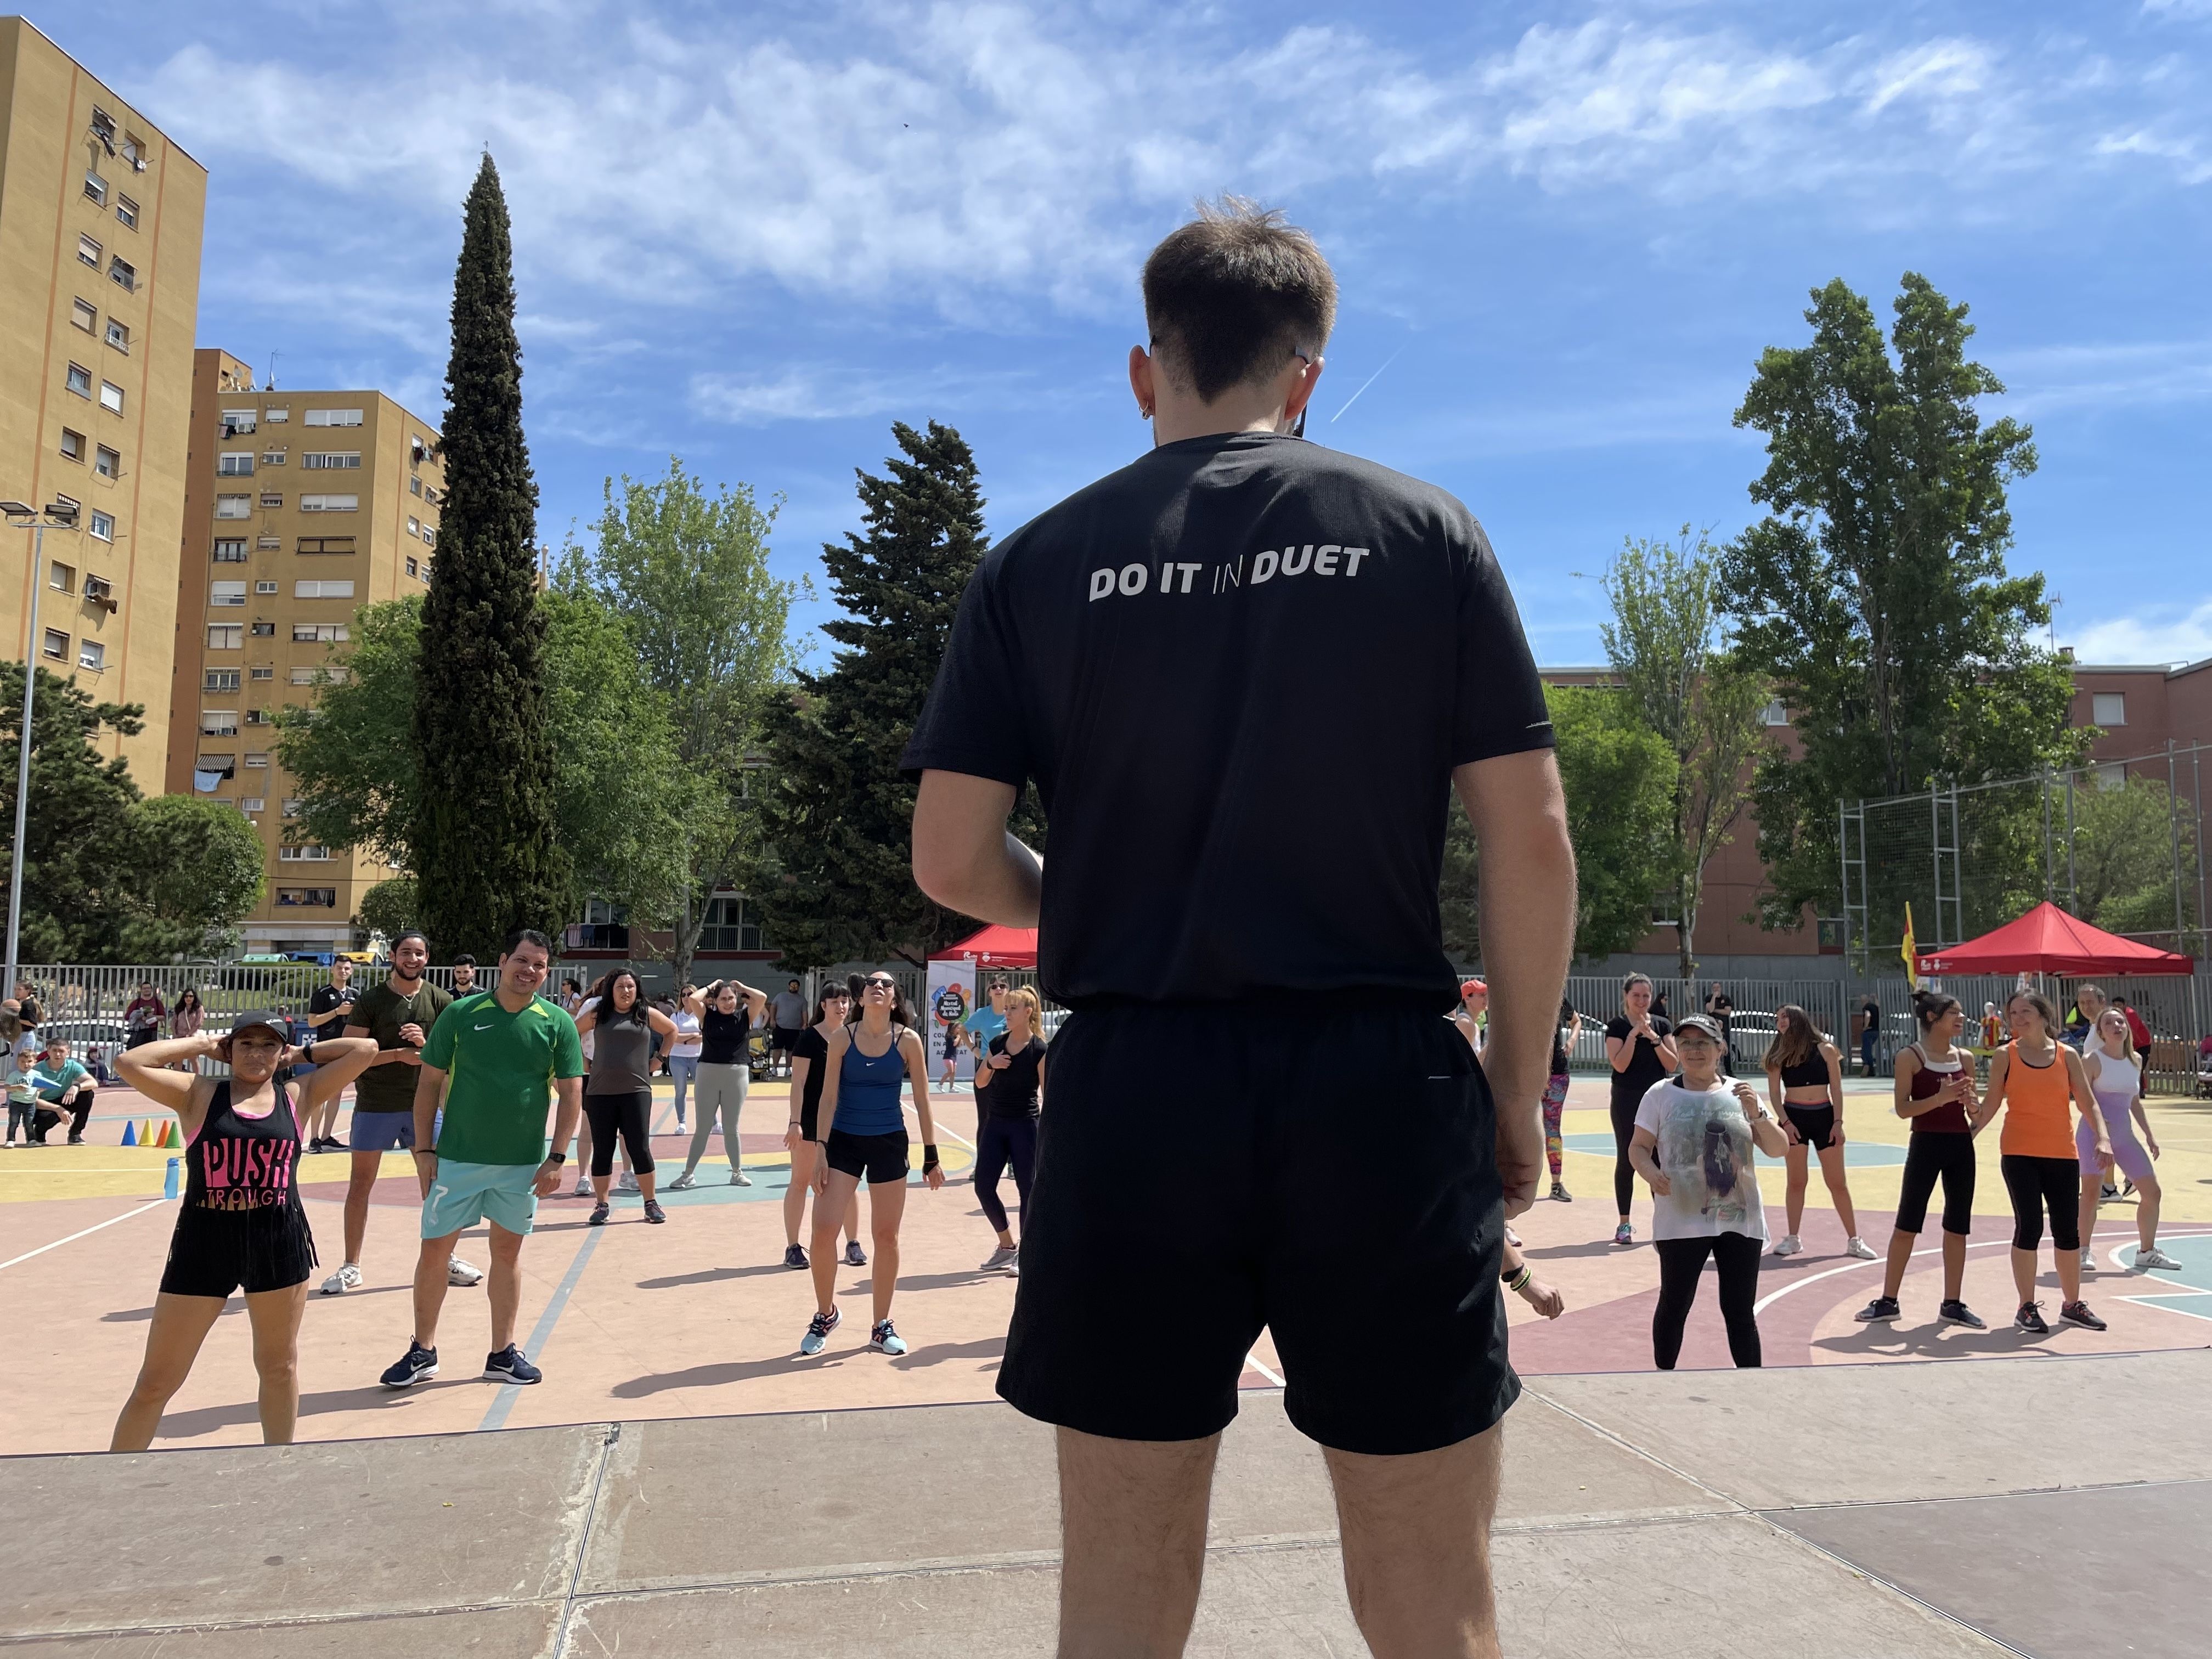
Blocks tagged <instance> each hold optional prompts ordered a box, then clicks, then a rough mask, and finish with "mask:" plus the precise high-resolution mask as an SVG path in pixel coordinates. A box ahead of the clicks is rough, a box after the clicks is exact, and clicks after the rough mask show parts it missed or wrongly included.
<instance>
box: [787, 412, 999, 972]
mask: <svg viewBox="0 0 2212 1659" xmlns="http://www.w3.org/2000/svg"><path fill="white" fill-rule="evenodd" d="M891 431H892V435H894V436H895V437H896V439H897V441H898V446H899V448H900V450H901V451H902V452H903V454H902V456H896V455H895V456H893V457H891V458H890V460H889V461H888V462H887V463H886V466H885V470H886V471H887V472H888V473H889V475H890V476H889V477H872V476H870V475H869V474H868V473H866V472H858V473H857V476H858V477H859V479H860V518H861V524H862V526H863V527H862V530H861V531H860V533H858V534H852V533H848V535H847V536H846V538H845V539H844V541H843V542H842V544H840V543H835V542H832V543H829V544H826V545H825V546H824V547H823V550H822V562H823V566H824V567H825V568H827V570H828V573H829V586H830V587H831V588H832V589H833V590H834V591H835V592H836V596H837V600H838V603H839V604H840V605H842V608H843V610H844V612H845V614H844V615H843V616H842V617H839V618H838V619H837V620H836V621H835V622H830V623H823V629H822V631H823V633H825V634H827V635H829V637H830V638H831V639H833V640H835V641H837V642H838V644H839V645H841V646H842V647H844V648H843V649H842V650H841V651H839V652H838V653H836V659H835V661H834V663H833V665H832V666H831V668H830V670H829V672H827V673H825V674H805V673H802V674H800V675H799V677H798V678H799V684H798V687H797V695H796V696H793V697H789V698H784V699H779V700H778V701H777V702H775V704H774V705H772V707H771V708H770V710H769V716H768V720H767V727H768V733H767V735H768V748H769V767H768V777H769V780H771V781H770V783H769V787H768V788H767V789H766V790H765V792H764V798H763V802H762V821H763V832H764V838H765V839H766V841H767V842H768V843H769V848H770V849H771V851H772V854H773V857H774V860H775V865H776V866H778V869H777V874H778V878H777V879H776V880H775V881H774V882H772V883H770V884H769V885H768V890H767V892H766V893H765V894H764V895H763V908H764V909H765V912H766V921H767V933H768V937H769V939H772V940H773V941H774V943H775V945H777V946H778V947H779V948H780V949H781V951H783V953H784V959H785V961H786V962H787V963H805V964H807V965H810V966H820V965H823V964H825V963H832V962H836V961H840V960H844V959H848V958H852V957H860V958H866V959H870V960H874V959H878V958H880V957H885V956H902V957H906V958H908V960H910V961H913V962H916V963H920V962H921V961H924V960H926V959H927V956H928V953H929V952H930V951H933V950H935V949H937V948H938V947H939V946H940V945H948V944H950V943H951V942H952V941H953V940H955V939H959V938H961V937H962V936H963V934H965V933H972V932H973V931H974V930H975V927H976V925H977V924H976V923H975V922H974V921H972V920H970V919H969V918H967V917H964V916H961V915H957V914H956V913H954V912H952V911H950V910H947V909H945V908H943V907H942V906H941V905H939V904H936V903H933V902H931V901H930V900H929V899H928V898H927V897H925V896H923V895H922V892H921V889H919V888H917V887H916V886H915V884H914V874H913V868H912V860H913V830H914V794H915V792H914V786H913V785H911V784H909V783H908V782H907V781H905V780H904V779H902V778H901V777H900V776H899V769H898V766H899V755H900V752H901V751H902V750H904V749H905V747H906V744H907V739H908V738H909V737H911V736H912V735H913V733H914V726H915V721H916V720H919V719H921V707H922V703H923V702H924V701H925V700H926V699H927V697H928V696H929V688H930V685H931V684H932V683H933V681H934V680H935V678H936V677H937V665H938V663H939V660H940V659H942V658H943V657H944V655H945V644H946V642H947V641H949V640H950V639H951V636H952V618H953V615H954V613H955V612H956V611H957V610H958V609H959V607H960V595H961V592H963V589H965V588H966V586H967V585H968V579H969V576H970V575H971V574H974V572H975V566H976V563H977V562H978V561H980V560H981V558H982V556H983V555H984V553H985V552H986V551H987V550H988V548H989V546H990V541H989V538H987V536H986V535H985V534H984V532H983V495H982V491H981V488H980V486H979V484H978V483H977V480H976V476H975V455H974V454H973V453H972V452H970V450H969V447H968V445H967V443H966V441H964V440H963V439H962V437H961V436H960V435H959V434H958V433H957V432H956V431H954V430H953V429H952V428H951V427H948V426H940V425H939V424H938V423H937V422H934V421H932V422H930V423H929V429H928V430H927V432H926V433H925V432H917V431H915V429H914V428H912V427H910V426H907V425H905V424H903V423H899V424H895V425H894V426H893V427H892V428H891ZM1013 827H1014V829H1015V832H1016V833H1017V834H1019V835H1021V836H1023V838H1024V840H1027V841H1029V842H1030V844H1031V845H1032V846H1041V845H1042V842H1041V840H1039V839H1037V837H1038V836H1040V835H1041V833H1042V825H1041V824H1040V823H1038V822H1037V821H1036V819H1035V817H1033V816H1031V815H1029V814H1027V813H1024V812H1021V811H1018V812H1017V815H1016V820H1015V823H1014V826H1013Z"/></svg>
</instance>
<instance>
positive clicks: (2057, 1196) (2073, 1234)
mask: <svg viewBox="0 0 2212 1659" xmlns="http://www.w3.org/2000/svg"><path fill="white" fill-rule="evenodd" d="M1997 1168H1998V1169H1999V1170H2002V1172H2003V1175H2004V1184H2005V1191H2006V1192H2007V1193H2008V1194H2011V1197H2012V1247H2013V1249H2015V1250H2032V1249H2034V1248H2035V1247H2036V1246H2037V1245H2039V1244H2040V1243H2043V1212H2045V1210H2049V1211H2050V1212H2051V1243H2053V1244H2055V1245H2056V1246H2057V1247H2058V1249H2061V1250H2078V1249H2081V1207H2080V1206H2081V1162H2080V1160H2079V1159H2076V1158H2029V1157H2027V1156H2026V1155H2025V1154H2023V1153H2021V1152H2007V1153H2006V1154H2005V1155H2004V1156H2003V1157H2002V1158H1999V1159H1998V1160H1997Z"/></svg>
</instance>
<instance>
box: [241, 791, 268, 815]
mask: <svg viewBox="0 0 2212 1659" xmlns="http://www.w3.org/2000/svg"><path fill="white" fill-rule="evenodd" d="M268 806H269V797H268V796H266V795H246V796H241V797H240V799H239V803H238V810H239V811H241V812H260V811H267V810H268Z"/></svg>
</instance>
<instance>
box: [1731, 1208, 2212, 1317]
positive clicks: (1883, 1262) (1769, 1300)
mask: <svg viewBox="0 0 2212 1659" xmlns="http://www.w3.org/2000/svg"><path fill="white" fill-rule="evenodd" d="M1992 1219H1994V1218H1992ZM2164 1236H2165V1237H2168V1238H2203V1237H2207V1235H2206V1234H2205V1233H2203V1232H2201V1231H2200V1232H2193V1233H2184V1232H2174V1233H2167V1234H2166V1235H2164ZM1966 1248H1967V1249H1970V1250H1993V1249H1999V1248H2002V1249H2011V1248H2012V1240H2011V1239H2010V1238H1982V1239H1976V1240H1975V1241H1974V1242H1973V1243H1970V1244H1968V1245H1967V1246H1966ZM2120 1248H2121V1249H2132V1248H2134V1247H2133V1246H2130V1245H2122V1246H2121V1247H2120ZM1942 1254H1943V1247H1942V1245H1941V1244H1935V1245H1930V1246H1929V1248H1928V1249H1924V1250H1915V1251H1914V1252H1913V1253H1912V1256H1911V1259H1912V1260H1914V1261H1917V1260H1919V1258H1920V1257H1922V1256H1923V1255H1942ZM2109 1259H2110V1260H2112V1261H2118V1260H2119V1252H2118V1250H2115V1251H2113V1252H2112V1255H2111V1256H2110V1258H2109ZM1885 1266H1887V1257H1886V1256H1876V1257H1875V1259H1874V1260H1873V1261H1847V1262H1845V1263H1844V1265H1843V1266H1842V1267H1830V1268H1828V1269H1827V1270H1826V1272H1824V1273H1814V1274H1813V1275H1812V1276H1811V1277H1809V1278H1807V1279H1793V1280H1792V1281H1791V1282H1790V1283H1789V1284H1787V1285H1784V1286H1783V1287H1782V1288H1781V1289H1780V1290H1778V1291H1774V1292H1772V1293H1771V1295H1767V1296H1762V1297H1759V1300H1758V1301H1756V1302H1754V1303H1753V1304H1751V1311H1752V1314H1753V1317H1756V1316H1759V1315H1760V1314H1763V1313H1765V1311H1766V1310H1768V1309H1769V1308H1771V1307H1772V1306H1773V1305H1774V1304H1776V1303H1778V1302H1779V1301H1781V1300H1782V1298H1783V1297H1785V1296H1791V1295H1794V1294H1796V1292H1797V1291H1802V1290H1803V1289H1804V1288H1805V1287H1806V1286H1807V1285H1817V1284H1819V1283H1820V1281H1821V1280H1822V1279H1833V1278H1834V1277H1835V1276H1836V1275H1837V1274H1838V1273H1857V1272H1858V1271H1860V1270H1861V1269H1863V1268H1866V1267H1885ZM2152 1282H2154V1283H2155V1282H2156V1281H2155V1280H2154V1281H2152ZM2122 1299H2123V1300H2125V1298H2122Z"/></svg>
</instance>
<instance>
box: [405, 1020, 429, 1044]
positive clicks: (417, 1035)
mask: <svg viewBox="0 0 2212 1659" xmlns="http://www.w3.org/2000/svg"><path fill="white" fill-rule="evenodd" d="M399 1040H400V1041H401V1042H404V1043H405V1044H406V1045H407V1046H408V1047H409V1048H421V1047H422V1045H423V1044H424V1043H425V1042H428V1041H429V1039H428V1037H426V1036H423V1035H422V1027H421V1026H420V1025H418V1024H416V1023H415V1022H414V1021H413V1020H411V1019H410V1020H409V1021H408V1022H407V1023H406V1024H404V1025H403V1026H401V1027H400V1028H399Z"/></svg>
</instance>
